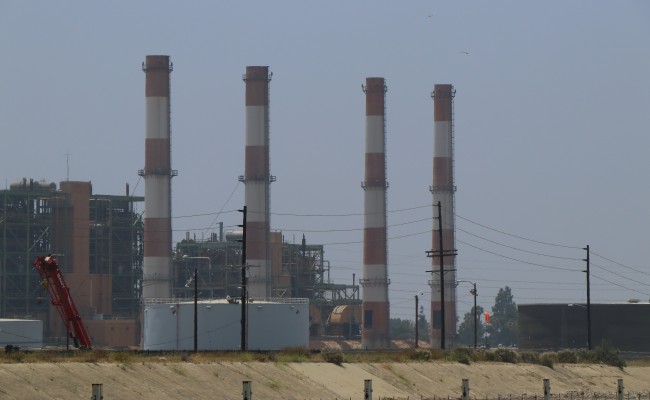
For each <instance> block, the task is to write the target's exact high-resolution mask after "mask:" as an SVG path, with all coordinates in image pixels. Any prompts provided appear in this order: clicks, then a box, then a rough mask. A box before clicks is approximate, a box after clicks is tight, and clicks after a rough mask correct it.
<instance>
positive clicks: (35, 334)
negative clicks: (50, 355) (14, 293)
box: [0, 319, 43, 349]
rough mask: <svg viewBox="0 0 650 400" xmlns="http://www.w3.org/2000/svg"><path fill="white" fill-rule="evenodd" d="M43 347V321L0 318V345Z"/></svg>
mask: <svg viewBox="0 0 650 400" xmlns="http://www.w3.org/2000/svg"><path fill="white" fill-rule="evenodd" d="M7 345H11V346H19V347H22V348H39V349H40V348H42V347H43V321H40V320H27V319H0V346H2V347H3V348H4V347H5V346H7Z"/></svg>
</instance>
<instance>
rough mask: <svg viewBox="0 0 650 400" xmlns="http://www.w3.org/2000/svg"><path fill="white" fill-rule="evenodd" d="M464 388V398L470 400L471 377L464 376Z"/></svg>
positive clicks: (462, 387)
mask: <svg viewBox="0 0 650 400" xmlns="http://www.w3.org/2000/svg"><path fill="white" fill-rule="evenodd" d="M461 390H462V395H461V396H462V400H469V379H467V378H463V385H462V386H461Z"/></svg>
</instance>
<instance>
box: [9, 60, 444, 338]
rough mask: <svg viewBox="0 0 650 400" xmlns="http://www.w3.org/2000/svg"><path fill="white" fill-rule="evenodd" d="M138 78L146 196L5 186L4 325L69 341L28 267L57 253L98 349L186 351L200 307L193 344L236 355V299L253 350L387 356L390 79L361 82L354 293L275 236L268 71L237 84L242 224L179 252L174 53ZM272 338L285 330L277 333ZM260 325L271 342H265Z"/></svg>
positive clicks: (440, 89) (440, 153) (314, 256)
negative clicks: (359, 221)
mask: <svg viewBox="0 0 650 400" xmlns="http://www.w3.org/2000/svg"><path fill="white" fill-rule="evenodd" d="M142 70H143V72H144V73H145V84H144V89H145V90H144V94H145V96H144V97H145V117H144V120H145V132H144V133H145V135H144V137H145V140H144V168H143V169H141V170H139V171H137V172H138V175H139V176H140V177H142V179H143V181H144V192H145V193H144V197H136V196H132V195H130V193H129V187H128V185H127V187H126V191H125V194H124V195H121V196H116V195H95V194H93V193H92V185H91V183H90V182H77V181H75V182H72V181H63V182H61V183H60V185H59V187H58V188H57V186H56V184H54V183H51V182H45V181H35V180H32V179H27V178H25V179H23V180H22V181H18V182H15V183H13V184H12V185H11V187H10V188H9V189H7V190H4V191H0V202H1V204H0V318H17V319H34V320H42V321H44V325H43V329H44V336H45V342H46V343H51V342H53V341H56V338H65V337H66V335H67V334H66V332H65V327H64V324H63V323H62V322H61V320H60V318H59V317H58V316H57V315H56V310H55V308H54V307H52V306H51V304H50V300H49V299H48V298H47V291H46V290H43V289H44V288H43V286H42V285H43V283H42V282H40V278H39V275H38V273H37V271H36V270H35V269H34V268H33V267H32V262H33V261H34V259H35V258H36V256H43V255H47V254H55V255H56V258H57V259H58V260H59V264H60V265H61V268H62V270H63V273H64V274H65V279H66V281H67V283H68V286H69V288H70V292H71V295H72V298H73V299H74V301H75V303H76V305H77V308H78V309H79V312H80V314H81V317H82V319H83V321H84V324H85V325H86V326H87V328H88V331H89V335H90V337H91V338H92V342H93V344H94V345H95V346H107V347H127V346H140V347H143V348H145V349H153V350H175V349H178V350H186V349H189V348H191V342H192V339H193V337H194V335H195V333H194V332H193V331H192V330H191V329H190V328H191V326H192V325H193V324H191V323H187V322H188V318H190V316H191V315H192V314H193V307H194V304H195V302H196V304H197V311H196V314H197V318H198V320H199V321H200V322H199V323H198V326H199V328H198V330H197V336H198V338H197V339H198V342H199V348H200V349H235V348H239V347H238V343H239V342H238V340H237V338H238V337H239V334H240V333H241V330H242V328H241V327H240V325H239V324H238V323H237V322H238V321H239V323H240V324H241V323H242V321H244V318H243V317H240V316H239V315H238V314H237V310H238V309H240V308H241V307H240V306H237V304H241V301H242V299H247V301H251V303H250V304H248V306H247V308H246V309H247V310H248V311H247V312H246V314H247V315H248V316H247V319H246V324H247V326H249V327H250V330H249V332H248V333H249V336H248V348H250V349H278V348H282V347H287V346H307V345H309V340H310V339H311V340H320V339H361V346H362V347H363V348H367V349H373V348H388V347H390V346H391V341H390V337H389V320H390V303H389V299H388V286H389V284H390V279H389V266H388V243H387V230H386V227H387V212H386V198H387V195H386V192H387V188H388V182H387V180H386V176H387V163H386V156H385V153H386V122H385V113H386V108H385V96H386V91H387V89H386V88H387V86H386V84H385V80H384V78H377V77H370V78H367V79H366V81H365V84H364V85H362V87H363V91H364V93H365V120H366V128H365V144H366V148H365V154H364V157H365V176H364V180H363V181H362V183H361V186H362V189H363V193H364V194H363V198H364V214H365V217H364V245H363V276H361V277H359V279H358V284H357V282H356V275H354V274H353V278H352V282H351V284H334V283H332V282H331V281H330V265H329V263H328V262H327V261H326V260H325V258H324V248H323V246H322V245H319V244H311V243H308V242H307V239H306V238H305V237H304V236H303V237H302V240H301V242H300V243H295V242H288V241H286V240H285V239H284V237H283V235H282V232H278V231H274V230H272V225H271V218H270V217H271V215H272V213H271V208H270V204H271V201H270V198H271V197H270V196H271V191H270V187H271V184H272V183H273V182H274V181H275V180H276V177H275V176H273V175H271V168H270V148H269V142H270V141H269V137H270V131H269V125H270V123H269V121H270V115H269V110H270V107H269V104H270V99H269V84H270V81H271V78H272V73H271V72H270V71H269V68H268V67H266V66H249V67H246V69H245V73H244V74H243V76H242V77H243V81H244V86H245V87H244V90H245V104H244V107H245V111H246V112H245V129H244V134H245V149H244V173H243V175H241V176H239V178H238V179H239V181H240V182H242V183H243V184H244V187H245V193H244V201H245V203H244V207H243V208H244V209H243V210H242V211H243V213H242V217H244V220H243V225H242V226H243V229H242V230H241V231H234V232H224V231H223V227H222V226H221V228H220V229H219V231H218V232H213V233H211V234H210V236H209V237H208V238H207V239H204V238H201V239H197V238H196V237H193V236H190V233H189V232H188V233H186V235H185V238H184V239H183V240H181V241H180V242H178V243H176V245H175V247H174V244H173V243H172V201H171V193H172V178H174V177H176V176H178V171H176V170H174V169H172V159H171V154H172V151H171V143H172V142H171V133H172V130H171V117H170V116H171V112H172V111H171V110H172V109H171V98H170V93H171V92H170V85H171V81H170V79H171V72H172V71H173V64H172V63H171V60H170V57H169V56H166V55H149V56H146V59H145V61H144V62H143V63H142ZM453 95H454V90H453V88H452V86H451V85H435V89H434V127H435V128H434V151H433V153H434V157H433V185H432V186H431V187H430V190H431V192H432V193H433V200H434V204H435V203H437V202H438V201H439V202H441V204H442V206H441V210H442V213H443V215H444V218H445V220H444V222H445V223H444V225H442V226H440V225H436V224H435V222H436V221H434V227H433V240H432V250H431V253H432V255H433V259H432V266H433V270H434V271H433V273H432V280H431V281H430V282H429V283H430V285H431V294H432V295H431V307H432V320H433V324H432V332H431V333H432V335H431V338H432V345H433V346H436V347H437V346H440V345H441V338H447V337H448V339H449V341H450V342H453V339H454V337H455V330H456V329H455V321H456V315H455V314H456V306H455V292H454V288H455V285H454V283H455V262H454V255H453V248H454V245H455V243H454V242H455V238H454V223H453V222H454V221H453V215H454V197H453V196H454V190H455V186H454V180H453V113H452V98H453ZM361 104H362V103H361V102H360V105H361ZM360 109H361V107H360ZM360 117H361V113H360ZM134 173H135V171H134ZM233 178H235V177H233ZM141 203H144V204H143V206H144V207H142V204H141ZM138 207H141V208H142V210H138ZM439 211H440V210H439ZM443 253H444V257H443V256H441V257H436V256H435V255H436V254H441V255H442V254H443ZM443 258H444V269H445V272H446V271H450V273H449V274H448V275H445V276H444V279H445V282H444V284H442V282H441V281H440V280H441V278H442V276H441V274H439V273H437V272H438V271H437V270H438V268H441V269H442V263H441V261H442V260H443ZM242 274H244V275H243V276H242ZM360 286H361V287H363V293H361V292H360V290H359V287H360ZM443 290H444V293H445V294H444V298H441V296H440V295H441V292H442V291H443ZM244 292H245V293H244ZM194 299H196V300H195V301H193V300H194ZM443 304H444V305H443ZM445 312H446V315H445V317H444V318H442V316H441V314H443V313H445ZM441 319H442V320H443V321H444V322H446V329H442V328H443V327H441V324H440V320H441ZM278 329H279V330H283V331H282V332H280V331H277V332H275V331H274V330H278ZM262 330H263V331H265V332H266V333H265V335H260V334H259V331H262ZM253 331H256V333H253ZM273 332H275V333H273ZM283 332H284V333H283ZM443 332H446V333H445V334H444V336H442V335H443ZM442 342H443V343H444V339H443V340H442ZM312 345H315V346H317V344H315V343H314V342H312Z"/></svg>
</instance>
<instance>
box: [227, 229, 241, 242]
mask: <svg viewBox="0 0 650 400" xmlns="http://www.w3.org/2000/svg"><path fill="white" fill-rule="evenodd" d="M243 238H244V232H243V231H227V232H226V242H240V241H241V240H242V239H243Z"/></svg>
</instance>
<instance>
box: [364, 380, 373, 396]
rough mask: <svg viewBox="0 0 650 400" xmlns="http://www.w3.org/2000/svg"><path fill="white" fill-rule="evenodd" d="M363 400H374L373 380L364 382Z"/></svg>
mask: <svg viewBox="0 0 650 400" xmlns="http://www.w3.org/2000/svg"><path fill="white" fill-rule="evenodd" d="M363 400H372V379H366V380H364V381H363Z"/></svg>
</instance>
